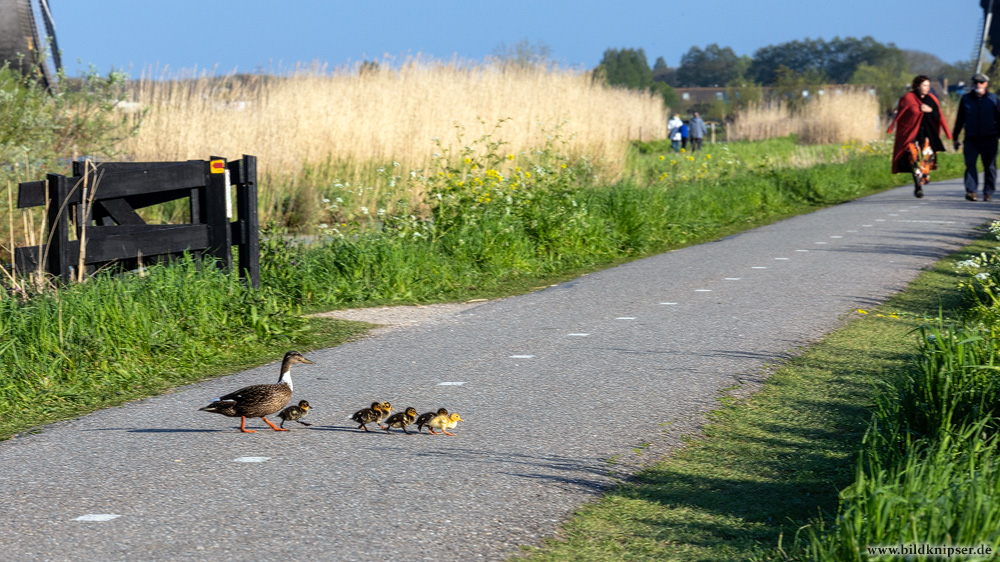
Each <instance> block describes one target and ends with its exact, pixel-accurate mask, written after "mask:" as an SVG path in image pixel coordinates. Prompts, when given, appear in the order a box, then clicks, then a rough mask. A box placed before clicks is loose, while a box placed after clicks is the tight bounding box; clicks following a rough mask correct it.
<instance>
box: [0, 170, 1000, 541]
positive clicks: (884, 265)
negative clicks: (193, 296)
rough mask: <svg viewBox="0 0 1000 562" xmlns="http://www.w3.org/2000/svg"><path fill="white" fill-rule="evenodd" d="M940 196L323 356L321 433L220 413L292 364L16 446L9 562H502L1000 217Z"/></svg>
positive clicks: (632, 270) (753, 236) (625, 271)
mask: <svg viewBox="0 0 1000 562" xmlns="http://www.w3.org/2000/svg"><path fill="white" fill-rule="evenodd" d="M926 191H927V194H928V195H927V197H926V198H924V199H919V200H918V199H914V198H913V197H912V195H911V188H907V187H902V188H898V189H894V190H891V191H888V192H885V193H881V194H878V195H874V196H871V197H867V198H864V199H860V200H857V201H854V202H851V203H846V204H843V205H838V206H836V207H832V208H829V209H825V210H822V211H818V212H815V213H812V214H809V215H805V216H800V217H795V218H792V219H788V220H785V221H782V222H780V223H776V224H773V225H770V226H765V227H762V228H757V229H754V230H751V231H749V232H746V233H743V234H739V235H735V236H731V237H728V238H726V239H723V240H720V241H717V242H711V243H707V244H702V245H699V246H693V247H690V248H685V249H682V250H677V251H673V252H668V253H665V254H662V255H658V256H654V257H651V258H647V259H643V260H638V261H635V262H631V263H628V264H625V265H622V266H619V267H615V268H612V269H609V270H605V271H601V272H597V273H593V274H590V275H586V276H583V277H581V278H579V279H576V280H573V281H570V282H567V283H562V284H560V285H558V286H554V287H551V288H548V289H545V290H541V291H537V292H535V293H531V294H528V295H523V296H519V297H513V298H507V299H502V300H498V301H492V302H488V303H484V304H482V305H479V306H476V307H474V308H471V309H468V310H466V311H464V312H462V313H458V314H453V315H449V316H446V317H443V318H439V319H437V320H435V321H432V322H428V323H425V324H422V325H420V326H416V327H407V328H403V329H399V330H395V331H392V332H389V333H383V334H380V335H377V336H375V337H370V338H365V339H362V340H360V341H357V342H353V343H349V344H346V345H342V346H339V347H336V348H332V349H326V350H320V351H314V352H309V353H305V355H306V357H308V358H310V359H312V360H313V361H315V363H316V364H315V365H296V366H295V367H294V368H293V370H292V375H293V380H294V391H295V393H294V397H293V400H295V401H297V400H299V399H306V400H309V402H310V403H311V404H312V405H313V407H314V409H313V410H312V411H311V412H310V414H309V416H308V417H307V418H306V421H310V422H312V423H313V424H314V425H313V426H312V427H309V428H306V427H302V426H298V425H296V424H291V425H292V426H294V427H292V431H290V432H284V433H275V432H272V431H270V430H268V429H267V428H266V426H264V425H263V424H262V423H261V422H260V421H259V420H252V421H251V422H250V423H248V425H249V426H251V427H255V428H257V429H260V430H261V431H260V432H259V433H256V434H241V433H239V431H238V430H237V429H236V428H237V427H238V425H239V421H238V420H234V419H232V418H224V417H221V416H217V415H212V414H208V413H205V412H199V411H197V409H198V408H199V407H201V406H203V405H205V404H206V403H208V402H209V401H210V400H212V399H213V398H214V397H217V396H220V395H221V394H223V393H226V392H229V391H232V390H235V389H237V388H239V387H241V386H244V385H247V384H255V383H260V382H274V381H275V380H277V375H278V373H277V371H278V366H277V364H271V365H267V366H264V367H261V368H257V369H253V370H250V371H246V372H244V373H240V374H236V375H233V376H230V377H225V378H222V379H217V380H213V381H208V382H204V383H199V384H195V385H190V386H186V387H184V388H182V389H179V390H178V391H176V392H173V393H171V394H168V395H165V396H160V397H156V398H151V399H148V400H143V401H138V402H133V403H129V404H126V405H124V406H122V407H118V408H112V409H108V410H104V411H100V412H97V413H95V414H92V415H88V416H84V417H82V418H79V419H76V420H72V421H67V422H61V423H57V424H53V425H50V426H46V427H45V428H43V429H42V431H40V432H38V433H36V434H32V435H25V436H22V437H18V438H15V439H12V440H8V441H6V442H2V443H0V505H2V506H3V514H4V515H3V517H4V519H5V524H4V525H2V526H0V548H2V551H0V552H2V553H3V556H2V558H9V559H17V560H135V559H144V560H203V559H214V558H218V557H226V558H228V559H232V560H276V559H278V558H279V557H288V558H309V559H314V560H366V561H367V560H393V559H406V560H428V559H432V558H434V559H437V558H441V557H445V558H446V559H452V560H472V559H482V560H502V559H504V558H506V557H508V556H510V555H513V554H516V553H517V552H518V548H517V547H518V545H521V544H537V543H538V542H539V541H540V539H541V538H542V537H545V536H550V535H552V534H553V533H555V532H556V530H557V528H558V525H559V523H560V522H561V521H563V520H565V519H566V518H567V517H569V516H570V515H571V514H572V511H573V510H574V509H575V508H576V507H578V506H580V505H581V504H583V503H584V502H586V501H589V500H591V499H593V498H594V497H595V495H596V494H597V493H599V492H600V490H602V489H604V488H606V487H607V486H609V485H611V484H613V483H614V482H615V476H614V475H613V474H611V471H612V470H614V471H619V472H621V471H623V470H631V469H634V468H635V466H636V463H637V462H640V461H641V460H643V459H652V458H654V457H655V456H656V455H657V454H658V453H662V452H664V451H666V450H668V449H669V447H670V446H672V445H674V444H676V443H678V442H679V439H680V437H681V436H682V435H683V434H684V433H685V432H689V431H692V430H695V429H696V428H697V424H698V423H699V421H700V420H701V415H702V414H703V413H704V412H706V411H707V410H709V409H712V408H713V407H715V405H716V403H717V402H716V399H717V397H718V396H719V392H720V390H721V389H724V388H728V387H732V386H733V385H734V384H738V383H740V382H751V383H753V382H754V381H758V382H759V380H760V378H761V376H762V375H761V373H762V372H763V371H764V368H765V365H767V364H773V363H775V362H776V361H780V360H781V359H782V358H785V357H787V356H788V355H789V354H790V353H794V352H795V350H797V349H798V348H801V347H803V346H807V345H809V344H810V343H812V342H815V341H816V340H817V339H819V338H820V337H822V336H823V335H824V334H826V333H828V332H830V331H831V330H833V329H835V328H837V327H838V326H840V325H841V324H842V322H843V321H844V318H845V317H846V316H847V315H849V314H851V313H852V311H854V310H855V309H857V308H867V307H871V306H874V305H876V304H878V303H880V302H883V301H884V300H885V299H886V298H887V297H888V296H890V295H891V294H893V293H895V292H897V291H899V290H901V289H902V288H904V287H905V285H906V284H907V283H908V282H910V281H911V280H912V279H913V278H914V277H915V276H916V275H917V274H918V273H919V272H920V271H921V270H922V269H924V268H926V267H928V266H929V265H931V264H932V263H933V262H935V261H936V260H937V259H939V258H941V257H943V256H945V255H946V254H948V253H949V252H951V251H954V250H956V249H958V248H960V247H961V246H963V245H965V244H967V243H968V242H969V241H970V240H971V238H972V237H973V235H974V234H973V233H974V232H975V230H976V228H977V227H979V226H981V225H983V224H984V223H987V222H988V221H990V220H993V219H994V218H995V216H996V213H997V210H1000V203H983V202H979V203H970V202H967V201H965V200H964V199H963V197H962V195H963V192H962V188H961V185H960V182H959V181H948V182H937V183H934V184H931V185H930V186H928V189H927V190H926ZM283 351H285V350H280V351H276V354H275V356H276V359H277V358H278V356H279V355H280V354H281V352H283ZM446 383H447V384H446ZM373 400H389V401H391V402H392V403H393V405H394V406H395V407H396V408H397V410H401V409H403V408H405V407H407V406H411V405H412V406H414V407H416V408H417V409H418V410H419V411H421V412H423V411H428V410H432V409H436V408H438V407H442V406H443V407H446V408H448V409H449V410H452V411H457V412H459V413H460V414H461V416H462V417H463V418H464V419H465V421H463V422H461V423H459V424H458V427H457V428H456V429H455V430H454V432H455V433H456V434H457V436H455V437H448V436H431V435H427V434H426V432H425V433H424V434H422V435H410V436H407V435H403V434H402V433H399V432H398V430H394V432H393V434H392V435H386V434H385V433H383V432H373V433H368V434H365V433H362V432H359V431H357V430H356V429H355V428H354V426H353V424H352V423H351V422H350V421H348V420H347V418H348V416H350V414H351V413H352V412H353V411H355V410H357V409H358V408H361V407H363V406H365V405H367V404H368V403H370V402H372V401H373ZM665 424H669V425H665ZM286 427H288V426H287V424H286ZM646 443H649V445H648V446H647V447H646V449H645V452H644V454H643V455H642V456H641V457H640V456H639V455H637V454H636V452H635V451H634V448H636V447H640V446H643V444H646ZM609 459H616V461H618V462H617V464H611V463H609V462H608V461H609Z"/></svg>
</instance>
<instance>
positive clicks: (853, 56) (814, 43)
mask: <svg viewBox="0 0 1000 562" xmlns="http://www.w3.org/2000/svg"><path fill="white" fill-rule="evenodd" d="M862 64H867V65H869V66H883V67H887V68H893V69H896V68H905V67H906V60H905V56H904V55H903V51H902V50H900V49H899V48H897V47H896V46H895V45H893V44H892V43H889V44H888V45H883V44H882V43H879V42H878V41H876V40H875V39H873V38H871V37H864V38H862V39H855V38H853V37H848V38H846V39H840V38H839V37H834V38H833V40H832V41H829V42H827V41H824V40H822V39H815V40H812V39H808V38H807V39H805V40H803V41H789V42H787V43H781V44H779V45H769V46H767V47H762V48H760V49H757V51H756V52H755V53H754V56H753V63H752V64H751V66H750V70H749V75H750V77H751V78H752V79H754V80H756V81H757V82H760V83H761V84H765V85H770V84H774V83H775V82H776V81H777V79H778V69H779V68H780V67H784V68H786V69H788V70H791V71H793V72H795V73H797V74H799V75H803V76H804V75H806V74H807V73H809V72H813V73H821V74H824V75H826V77H827V80H829V81H831V82H834V83H837V84H843V83H846V82H847V81H848V80H850V78H851V76H853V75H854V72H855V71H856V70H857V69H858V66H860V65H862Z"/></svg>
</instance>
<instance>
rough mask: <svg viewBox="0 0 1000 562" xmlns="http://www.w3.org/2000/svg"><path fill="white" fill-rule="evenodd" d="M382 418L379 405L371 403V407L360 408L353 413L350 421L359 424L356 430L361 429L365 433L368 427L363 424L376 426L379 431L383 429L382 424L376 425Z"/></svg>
mask: <svg viewBox="0 0 1000 562" xmlns="http://www.w3.org/2000/svg"><path fill="white" fill-rule="evenodd" d="M383 417H384V416H383V415H382V405H381V404H379V403H378V402H372V405H371V407H369V408H362V409H360V410H358V411H357V412H354V415H353V416H351V419H352V420H354V421H355V423H358V424H360V425H358V429H363V430H365V431H368V427H367V426H366V425H365V424H369V423H372V422H374V423H376V424H378V426H379V428H380V429H385V428H384V427H382V424H380V423H378V422H379V420H381V419H382V418H383Z"/></svg>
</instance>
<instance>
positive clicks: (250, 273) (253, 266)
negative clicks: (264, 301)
mask: <svg viewBox="0 0 1000 562" xmlns="http://www.w3.org/2000/svg"><path fill="white" fill-rule="evenodd" d="M239 164H240V166H239V179H238V181H237V182H236V216H237V225H238V228H239V258H240V275H241V276H242V277H243V278H244V279H246V280H247V281H248V282H249V283H250V286H251V287H253V288H254V289H259V288H260V225H259V224H258V222H257V157H256V156H249V155H246V154H244V155H243V158H242V160H240V162H239Z"/></svg>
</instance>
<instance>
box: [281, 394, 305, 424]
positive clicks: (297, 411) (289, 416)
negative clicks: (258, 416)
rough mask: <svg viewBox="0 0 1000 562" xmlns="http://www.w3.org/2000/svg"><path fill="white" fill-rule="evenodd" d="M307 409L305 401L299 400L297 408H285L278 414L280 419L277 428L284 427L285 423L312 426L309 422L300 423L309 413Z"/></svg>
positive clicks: (293, 406)
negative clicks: (290, 422)
mask: <svg viewBox="0 0 1000 562" xmlns="http://www.w3.org/2000/svg"><path fill="white" fill-rule="evenodd" d="M309 408H310V406H309V402H306V401H305V400H299V405H298V406H295V405H292V406H289V407H287V408H285V409H284V410H282V411H281V412H279V413H278V417H279V418H281V424H280V425H279V426H278V427H285V422H286V421H293V422H298V423H301V424H302V425H305V426H310V425H312V424H311V423H309V422H304V421H302V418H304V417H306V414H308V413H309Z"/></svg>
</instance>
